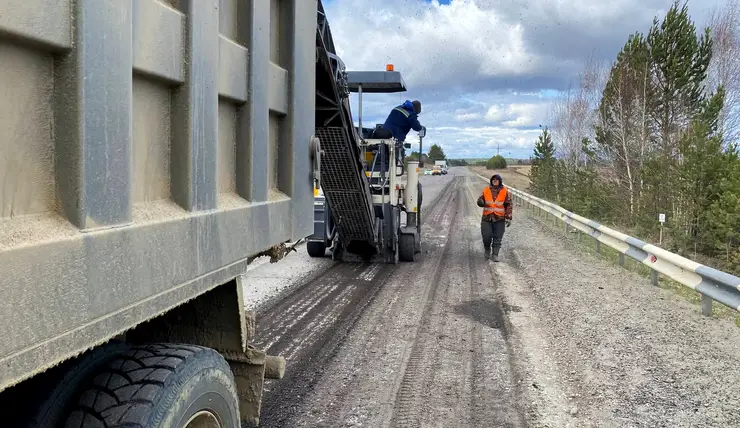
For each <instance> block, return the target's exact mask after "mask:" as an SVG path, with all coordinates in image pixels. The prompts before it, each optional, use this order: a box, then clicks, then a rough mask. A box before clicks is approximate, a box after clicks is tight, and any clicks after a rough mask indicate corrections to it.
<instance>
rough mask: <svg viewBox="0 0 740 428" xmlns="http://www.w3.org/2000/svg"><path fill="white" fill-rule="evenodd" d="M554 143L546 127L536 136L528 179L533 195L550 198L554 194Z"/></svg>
mask: <svg viewBox="0 0 740 428" xmlns="http://www.w3.org/2000/svg"><path fill="white" fill-rule="evenodd" d="M555 163H556V160H555V144H554V143H553V142H552V135H551V134H550V132H549V131H548V129H547V127H544V128H543V129H542V134H541V135H540V136H539V137H538V138H537V142H536V143H535V145H534V152H533V157H532V169H531V172H530V181H531V182H532V191H533V192H534V194H535V195H537V196H540V197H543V198H552V197H553V196H554V195H555V167H556V165H555Z"/></svg>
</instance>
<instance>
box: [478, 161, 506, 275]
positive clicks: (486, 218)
mask: <svg viewBox="0 0 740 428" xmlns="http://www.w3.org/2000/svg"><path fill="white" fill-rule="evenodd" d="M490 183H491V184H490V186H487V187H486V188H485V189H483V193H482V194H481V195H480V197H479V198H478V206H479V207H483V217H482V218H481V222H480V233H481V236H482V237H483V249H484V250H485V252H486V254H485V256H486V260H490V259H491V256H493V261H494V262H497V261H498V253H499V250H500V249H501V240H502V239H503V237H504V232H505V231H506V228H507V227H509V226H510V225H511V211H512V210H511V207H512V203H511V195H510V194H509V192H508V191H507V189H506V187H504V182H503V180H502V179H501V176H500V175H498V174H494V175H493V176H492V177H491V181H490Z"/></svg>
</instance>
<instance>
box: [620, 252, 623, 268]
mask: <svg viewBox="0 0 740 428" xmlns="http://www.w3.org/2000/svg"><path fill="white" fill-rule="evenodd" d="M619 266H622V267H624V253H619Z"/></svg>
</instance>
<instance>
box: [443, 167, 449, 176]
mask: <svg viewBox="0 0 740 428" xmlns="http://www.w3.org/2000/svg"><path fill="white" fill-rule="evenodd" d="M447 171H448V170H447V167H446V166H443V167H442V175H447Z"/></svg>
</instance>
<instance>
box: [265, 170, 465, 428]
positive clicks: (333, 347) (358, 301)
mask: <svg viewBox="0 0 740 428" xmlns="http://www.w3.org/2000/svg"><path fill="white" fill-rule="evenodd" d="M455 181H456V180H455V179H453V180H450V182H449V183H447V184H446V185H445V187H444V188H443V189H442V191H441V192H440V194H439V196H438V197H437V198H436V201H435V204H434V205H433V206H432V208H431V210H429V213H428V214H427V216H428V219H429V222H430V223H433V224H439V223H441V222H442V221H443V220H444V217H445V215H446V212H445V210H444V209H443V207H444V206H445V205H446V204H444V203H437V202H438V201H442V202H443V201H445V200H447V199H449V198H450V195H449V191H448V190H449V188H450V187H451V186H453V185H454V182H455ZM414 265H415V264H406V263H404V264H398V265H392V264H383V265H382V267H380V266H381V265H379V264H369V263H366V264H359V263H340V264H336V265H334V266H332V267H331V268H330V269H329V270H328V271H327V272H326V273H325V274H323V275H320V276H318V277H317V278H315V279H313V280H312V281H310V282H308V283H306V284H304V285H303V286H301V287H299V288H298V289H296V291H295V292H294V293H292V294H291V295H289V296H287V297H286V298H285V300H283V301H281V302H279V303H278V304H276V305H275V306H273V307H271V308H270V310H269V311H268V312H266V313H264V314H262V315H261V317H260V318H258V319H259V327H258V329H257V330H258V335H257V337H256V338H255V340H254V342H253V343H252V344H253V345H255V346H256V347H257V348H261V349H265V350H266V351H267V352H268V353H269V354H271V355H283V356H285V357H286V362H287V363H288V368H287V369H286V375H285V377H284V378H283V379H281V380H266V383H265V385H266V386H265V391H264V396H263V405H262V412H261V413H262V415H263V417H262V420H261V423H260V426H262V427H285V426H289V425H287V423H288V421H290V420H291V418H293V417H294V415H295V413H296V411H297V409H298V407H299V405H300V398H298V397H302V396H305V395H306V394H307V393H308V392H309V391H310V390H311V389H312V388H313V386H314V385H315V384H316V382H317V380H318V379H319V378H320V377H321V376H322V374H323V372H324V371H325V370H326V368H327V367H329V366H330V364H331V360H332V359H333V358H334V356H335V355H336V353H337V351H338V350H339V348H340V347H341V346H342V344H343V342H344V340H345V339H346V337H347V336H348V335H349V334H350V332H351V331H352V330H353V328H354V325H355V324H356V323H357V321H358V320H359V319H360V318H361V317H362V315H363V313H364V311H365V309H366V308H367V307H368V306H369V305H370V304H371V303H372V302H373V299H374V298H375V296H376V295H377V293H378V292H379V291H380V290H381V289H382V288H383V286H384V285H385V284H386V283H387V282H388V280H389V278H390V277H392V276H393V275H394V274H395V273H396V272H398V271H399V269H400V268H402V267H407V266H408V268H413V266H414Z"/></svg>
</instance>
